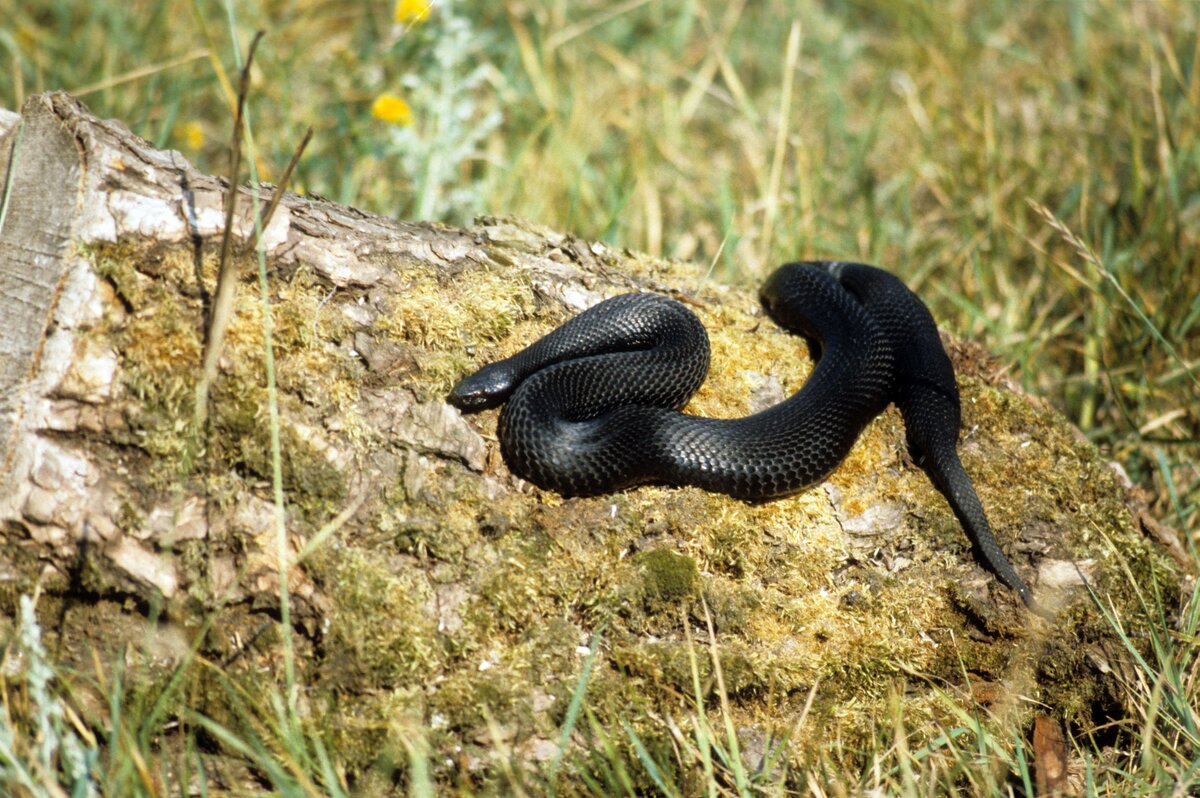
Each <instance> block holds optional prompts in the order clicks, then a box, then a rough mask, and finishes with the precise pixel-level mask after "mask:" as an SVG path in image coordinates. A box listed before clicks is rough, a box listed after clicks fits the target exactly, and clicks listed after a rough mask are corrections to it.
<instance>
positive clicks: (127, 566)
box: [105, 538, 179, 599]
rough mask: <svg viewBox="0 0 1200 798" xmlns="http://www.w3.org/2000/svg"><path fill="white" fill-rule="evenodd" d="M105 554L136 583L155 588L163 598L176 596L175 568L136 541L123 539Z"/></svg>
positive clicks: (176, 577)
mask: <svg viewBox="0 0 1200 798" xmlns="http://www.w3.org/2000/svg"><path fill="white" fill-rule="evenodd" d="M105 553H106V554H107V555H108V559H109V560H110V561H111V562H112V564H113V565H114V566H116V567H117V569H118V570H120V571H121V572H123V573H124V574H125V575H126V576H127V577H129V578H130V579H132V580H133V581H134V582H137V583H138V584H140V585H143V586H146V587H152V588H155V589H156V590H158V592H159V593H161V594H162V595H163V598H166V599H171V598H173V597H174V596H175V591H176V590H178V586H179V578H178V576H177V575H176V573H175V566H174V565H172V564H171V563H170V562H169V561H167V560H166V559H164V558H163V557H161V556H159V555H157V554H155V553H154V552H152V551H150V550H148V549H146V548H144V547H143V546H142V545H141V544H140V543H138V542H137V541H136V540H133V539H131V538H122V539H121V540H120V541H118V542H117V543H116V545H114V546H111V547H110V548H109V549H108V550H107V551H106V552H105Z"/></svg>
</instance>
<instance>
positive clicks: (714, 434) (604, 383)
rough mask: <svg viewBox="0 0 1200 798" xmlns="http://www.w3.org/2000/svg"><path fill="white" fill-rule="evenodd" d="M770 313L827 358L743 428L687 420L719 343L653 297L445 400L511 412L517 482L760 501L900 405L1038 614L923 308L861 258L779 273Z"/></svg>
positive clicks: (941, 485)
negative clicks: (681, 488) (990, 514)
mask: <svg viewBox="0 0 1200 798" xmlns="http://www.w3.org/2000/svg"><path fill="white" fill-rule="evenodd" d="M760 298H761V300H762V303H763V306H764V308H765V309H766V311H767V313H768V314H769V315H770V316H771V317H772V318H773V319H774V320H775V321H776V322H777V323H778V324H779V325H780V326H782V327H784V328H785V329H787V330H789V331H791V332H794V333H797V334H799V335H801V336H803V337H804V338H805V339H806V340H808V341H809V345H810V349H811V351H812V352H813V353H814V355H815V356H816V357H817V364H816V366H815V368H814V369H813V371H812V374H811V375H810V376H809V378H808V380H807V381H806V382H805V384H804V386H803V387H802V388H801V389H800V390H799V391H798V392H797V393H796V394H794V395H793V396H792V397H791V398H789V399H787V400H785V401H783V402H780V403H779V404H777V405H775V406H773V407H770V408H768V409H766V410H764V411H762V412H760V413H755V414H754V415H750V416H746V417H744V418H734V419H715V418H703V417H699V416H693V415H688V414H685V413H683V412H681V410H682V408H683V406H684V405H685V404H686V403H687V401H688V399H689V398H690V397H691V396H692V394H693V393H694V392H695V391H696V389H697V388H699V387H700V384H701V383H702V382H703V381H704V377H705V375H706V374H707V372H708V362H709V344H708V335H707V333H706V332H705V330H704V327H703V325H702V324H701V323H700V320H699V319H697V318H696V316H695V314H693V313H692V312H691V311H690V310H688V309H687V308H686V307H685V306H684V305H683V304H681V303H679V302H677V301H675V300H673V299H669V298H667V297H664V296H660V295H657V294H650V293H634V294H624V295H621V296H616V297H613V298H612V299H608V300H606V301H604V302H601V303H599V304H597V305H595V306H593V307H591V308H589V309H588V310H586V311H584V312H583V313H581V314H579V315H578V316H575V317H574V318H572V319H571V320H569V321H568V322H566V323H565V324H563V325H562V326H561V327H559V328H558V329H556V330H554V331H553V332H551V333H549V334H548V335H546V336H545V337H544V338H542V339H540V340H538V341H537V342H535V343H533V344H532V345H530V346H529V347H527V348H526V349H524V350H522V351H521V352H518V353H517V354H515V355H513V356H512V357H509V358H506V359H504V360H500V361H497V362H495V363H490V364H488V365H486V366H484V367H483V368H481V369H480V370H479V371H477V372H475V373H474V374H472V375H470V376H468V377H465V378H464V379H462V380H461V381H460V382H459V383H458V384H457V385H456V386H455V387H454V389H453V390H452V392H451V394H450V397H449V399H450V401H451V403H452V404H454V405H456V406H457V407H459V408H461V409H463V410H467V411H474V410H482V409H485V408H489V407H496V406H498V405H500V404H504V409H503V410H502V411H501V415H500V423H499V438H500V447H501V452H502V454H503V455H504V459H505V462H507V463H508V466H509V468H510V469H511V470H512V471H513V473H515V474H517V475H518V476H520V477H523V478H525V479H528V480H530V481H531V482H534V483H535V484H537V485H540V486H542V487H544V488H548V489H551V490H555V491H557V492H559V493H561V494H563V495H567V496H578V495H595V494H600V493H609V492H613V491H618V490H622V489H624V488H627V487H630V486H632V485H637V484H641V483H646V482H658V483H669V484H675V485H696V486H698V487H701V488H704V489H706V490H710V491H714V492H718V493H724V494H728V495H730V496H733V497H736V498H740V499H748V500H765V499H772V498H777V497H780V496H786V495H788V494H791V493H796V492H798V491H799V490H801V489H802V488H805V487H807V486H809V485H812V484H813V483H815V482H817V481H819V480H821V479H822V478H823V477H824V476H826V475H827V474H828V473H829V472H830V471H832V470H833V469H834V468H835V467H836V466H837V465H838V463H840V462H841V461H842V459H843V458H844V457H845V456H846V454H847V452H849V450H850V448H851V446H853V444H854V442H855V440H856V439H857V438H858V435H859V433H860V432H861V431H862V429H863V428H864V427H865V426H866V425H867V424H868V423H869V422H870V421H871V420H872V419H873V418H875V417H876V416H877V415H879V413H881V412H882V411H883V410H884V408H886V407H887V405H888V404H890V403H892V402H894V403H895V404H896V406H897V407H898V408H899V410H900V413H901V416H902V417H903V419H904V425H905V430H906V432H907V437H908V444H909V448H910V451H911V452H912V454H913V457H914V459H915V460H916V462H917V463H918V464H920V465H921V467H922V468H924V469H925V471H926V472H927V473H928V474H929V476H930V478H931V479H932V480H933V482H934V484H935V485H936V486H937V487H938V489H939V490H940V491H941V492H942V493H943V494H944V495H945V496H946V499H947V501H948V502H949V503H950V506H951V508H952V509H953V510H954V513H955V515H956V516H957V517H958V519H959V521H960V522H961V523H962V525H963V528H964V530H965V531H966V533H967V536H968V537H969V538H970V540H971V543H972V547H973V550H974V552H975V556H976V557H977V558H978V560H979V561H980V562H981V563H982V564H983V565H984V566H985V567H986V568H988V569H989V570H990V571H991V572H992V573H993V574H995V575H996V577H998V578H999V579H1000V581H1001V582H1003V583H1004V584H1005V585H1007V586H1008V587H1010V588H1012V589H1013V590H1014V591H1016V592H1017V594H1018V595H1020V597H1021V599H1022V600H1023V601H1024V602H1025V603H1026V604H1027V605H1029V606H1031V607H1035V606H1036V605H1035V604H1034V601H1033V594H1032V592H1031V591H1030V589H1029V587H1028V586H1027V585H1026V584H1025V581H1024V580H1023V579H1022V578H1021V577H1020V576H1019V575H1018V574H1017V572H1016V570H1015V569H1014V568H1013V566H1012V564H1011V563H1010V562H1009V560H1008V558H1007V557H1006V556H1005V555H1004V553H1003V551H1001V549H1000V546H999V544H998V543H997V542H996V538H995V536H994V535H993V534H992V530H991V527H990V525H989V524H988V521H987V517H986V515H985V514H984V511H983V507H982V505H981V504H980V502H979V497H978V496H977V495H976V493H975V489H974V487H973V486H972V484H971V480H970V478H969V477H968V476H967V473H966V471H965V470H964V469H963V466H962V463H961V462H960V461H959V458H958V452H957V440H958V432H959V425H960V403H959V396H958V387H957V385H956V383H955V379H954V369H953V367H952V366H951V364H950V359H949V357H947V355H946V351H945V349H944V348H943V347H942V342H941V339H940V338H939V337H938V332H937V325H936V324H935V322H934V320H933V317H932V315H931V314H930V312H929V310H928V308H926V307H925V305H924V303H922V302H921V300H920V299H919V298H918V297H917V296H916V295H915V294H914V293H912V291H910V290H909V289H908V288H907V287H906V286H905V285H904V283H902V282H901V281H900V280H899V279H898V278H896V277H895V276H893V275H892V274H889V273H888V272H886V271H884V270H882V269H879V268H876V267H874V266H868V265H866V264H862V263H843V262H834V261H807V262H801V263H789V264H785V265H784V266H781V267H779V268H778V269H777V270H776V271H775V272H774V273H773V274H772V275H771V276H770V278H768V280H767V281H766V283H765V284H764V285H763V287H762V289H761V291H760Z"/></svg>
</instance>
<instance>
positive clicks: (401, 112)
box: [371, 94, 412, 127]
mask: <svg viewBox="0 0 1200 798" xmlns="http://www.w3.org/2000/svg"><path fill="white" fill-rule="evenodd" d="M371 116H373V117H375V118H376V119H379V120H382V121H384V122H388V123H390V124H393V125H400V126H401V127H405V126H407V125H411V124H412V108H410V107H409V105H408V103H406V102H405V101H404V100H403V98H400V97H397V96H396V95H394V94H381V95H379V96H378V97H376V98H375V102H373V103H371Z"/></svg>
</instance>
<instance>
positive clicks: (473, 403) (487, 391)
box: [446, 360, 517, 413]
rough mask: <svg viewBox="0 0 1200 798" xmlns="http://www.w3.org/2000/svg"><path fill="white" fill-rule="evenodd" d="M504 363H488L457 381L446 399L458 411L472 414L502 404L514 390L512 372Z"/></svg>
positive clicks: (514, 381)
mask: <svg viewBox="0 0 1200 798" xmlns="http://www.w3.org/2000/svg"><path fill="white" fill-rule="evenodd" d="M505 365H506V363H505V361H503V360H502V361H499V362H498V363H489V364H488V365H486V366H484V367H483V368H481V369H480V370H479V371H477V372H475V373H474V374H471V375H469V376H467V377H463V378H462V379H461V380H459V381H458V384H457V385H455V386H454V388H453V389H451V391H450V395H449V396H447V397H446V399H447V400H448V401H449V402H450V404H452V405H454V406H455V407H457V408H458V409H459V410H466V411H467V412H469V413H473V412H476V411H479V410H487V409H489V408H492V407H499V406H500V405H502V404H504V403H505V402H506V401H507V400H508V397H509V396H511V395H512V392H513V391H514V390H515V389H516V387H517V385H516V380H515V379H514V378H513V376H512V373H511V372H512V370H511V369H508V368H504V366H505Z"/></svg>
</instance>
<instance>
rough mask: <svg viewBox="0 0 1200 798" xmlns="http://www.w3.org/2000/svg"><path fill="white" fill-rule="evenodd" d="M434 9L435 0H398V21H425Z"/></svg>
mask: <svg viewBox="0 0 1200 798" xmlns="http://www.w3.org/2000/svg"><path fill="white" fill-rule="evenodd" d="M432 10H433V0H396V13H395V19H396V22H398V23H400V24H402V25H403V24H410V25H416V24H418V23H421V22H424V21H425V20H426V18H427V17H428V16H429V12H430V11H432Z"/></svg>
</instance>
